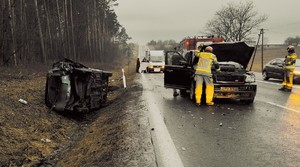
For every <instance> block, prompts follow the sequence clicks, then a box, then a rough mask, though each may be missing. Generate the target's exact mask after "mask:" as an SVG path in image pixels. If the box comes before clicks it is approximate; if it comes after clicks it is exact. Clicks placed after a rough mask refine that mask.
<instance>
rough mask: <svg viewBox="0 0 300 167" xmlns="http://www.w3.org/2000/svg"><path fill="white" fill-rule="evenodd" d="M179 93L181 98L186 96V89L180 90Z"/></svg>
mask: <svg viewBox="0 0 300 167" xmlns="http://www.w3.org/2000/svg"><path fill="white" fill-rule="evenodd" d="M179 91H180V96H181V97H184V96H186V89H180V90H179Z"/></svg>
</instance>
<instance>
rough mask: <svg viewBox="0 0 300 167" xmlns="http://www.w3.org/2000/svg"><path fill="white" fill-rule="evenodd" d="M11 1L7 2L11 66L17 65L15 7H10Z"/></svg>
mask: <svg viewBox="0 0 300 167" xmlns="http://www.w3.org/2000/svg"><path fill="white" fill-rule="evenodd" d="M11 1H12V0H8V13H9V18H10V20H9V24H10V32H11V39H12V43H11V44H12V45H11V47H12V48H11V50H12V58H13V64H14V65H15V66H16V65H17V55H16V38H15V9H14V8H15V7H14V6H13V5H12V2H11Z"/></svg>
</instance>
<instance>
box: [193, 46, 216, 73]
mask: <svg viewBox="0 0 300 167" xmlns="http://www.w3.org/2000/svg"><path fill="white" fill-rule="evenodd" d="M195 55H196V56H197V57H199V60H198V63H197V65H196V67H195V69H196V72H195V74H199V75H206V76H211V75H212V74H211V65H212V64H213V63H217V58H216V55H214V54H212V53H209V52H199V51H198V52H195Z"/></svg>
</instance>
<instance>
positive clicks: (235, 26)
mask: <svg viewBox="0 0 300 167" xmlns="http://www.w3.org/2000/svg"><path fill="white" fill-rule="evenodd" d="M267 18H268V17H267V16H266V15H258V12H257V11H255V10H254V4H253V2H246V3H241V2H240V3H239V4H235V3H233V2H232V3H228V4H227V6H225V7H223V8H222V9H221V10H219V11H217V12H216V14H215V17H214V18H213V19H212V20H210V21H208V23H207V24H206V31H207V33H208V34H216V35H219V36H222V37H223V38H225V40H226V41H242V40H248V38H249V36H250V35H251V31H252V30H253V29H254V28H255V27H258V26H259V25H260V24H261V23H263V22H264V21H266V20H267Z"/></svg>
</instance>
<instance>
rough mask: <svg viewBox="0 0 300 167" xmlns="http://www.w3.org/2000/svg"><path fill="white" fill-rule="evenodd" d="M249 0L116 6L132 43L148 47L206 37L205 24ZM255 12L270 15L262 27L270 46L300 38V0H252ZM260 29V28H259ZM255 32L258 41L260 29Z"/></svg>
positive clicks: (141, 0)
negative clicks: (153, 42) (231, 4)
mask: <svg viewBox="0 0 300 167" xmlns="http://www.w3.org/2000/svg"><path fill="white" fill-rule="evenodd" d="M246 1H249V0H118V3H119V5H118V6H117V7H114V9H115V12H116V14H117V16H118V20H119V22H120V24H121V25H122V26H123V27H125V28H126V31H127V34H128V35H129V36H130V37H132V40H130V42H134V43H139V44H141V45H143V44H146V43H147V42H149V41H151V40H156V41H157V40H169V39H174V40H176V41H177V42H179V41H180V40H181V39H182V38H184V37H186V36H195V35H203V32H204V27H205V24H206V23H207V22H208V20H211V19H212V18H213V17H214V14H215V13H216V11H218V10H220V9H221V8H222V7H224V6H226V5H227V4H228V3H229V2H235V3H238V2H246ZM252 2H254V5H255V10H256V11H257V12H258V13H259V14H260V15H262V14H266V15H268V17H269V18H268V20H267V21H266V22H265V23H264V24H262V26H261V27H259V28H264V29H266V31H265V42H266V43H270V44H272V43H283V42H284V40H285V39H286V38H287V37H296V36H297V35H298V36H300V0H252ZM259 28H258V29H259ZM258 29H255V30H254V32H255V35H254V37H255V40H257V38H258V35H257V34H258V33H259V30H258Z"/></svg>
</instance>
